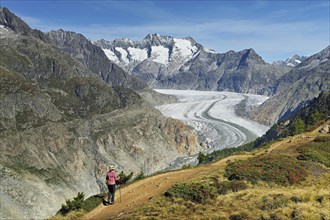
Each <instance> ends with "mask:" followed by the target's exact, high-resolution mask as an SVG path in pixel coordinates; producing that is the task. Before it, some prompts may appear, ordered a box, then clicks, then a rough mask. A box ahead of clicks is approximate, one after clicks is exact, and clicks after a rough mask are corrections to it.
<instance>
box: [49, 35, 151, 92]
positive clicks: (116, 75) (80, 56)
mask: <svg viewBox="0 0 330 220" xmlns="http://www.w3.org/2000/svg"><path fill="white" fill-rule="evenodd" d="M47 36H48V37H49V39H50V40H51V42H52V43H53V44H54V45H55V46H56V47H58V48H60V49H61V50H63V51H65V52H67V53H68V54H70V55H71V56H72V57H73V58H75V59H77V60H79V61H80V62H81V63H82V64H84V65H85V66H86V67H87V68H89V69H90V70H91V71H93V72H94V73H96V74H97V75H99V76H100V77H101V78H102V79H103V80H104V81H105V82H107V83H108V84H110V85H112V86H124V87H127V88H131V89H133V90H141V89H143V88H146V87H147V85H146V84H144V83H143V82H142V81H139V80H137V79H136V78H135V77H132V76H130V75H128V74H127V73H126V72H125V71H123V70H122V69H121V68H120V67H118V66H117V65H116V64H114V63H112V62H111V61H109V60H108V59H107V57H106V56H105V54H104V52H103V51H102V50H101V48H99V47H97V46H95V45H94V44H92V43H91V42H90V41H89V40H88V39H87V38H85V37H84V36H83V35H81V34H77V33H74V32H69V31H63V30H58V31H50V32H49V33H47Z"/></svg>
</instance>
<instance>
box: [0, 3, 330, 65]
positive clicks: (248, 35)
mask: <svg viewBox="0 0 330 220" xmlns="http://www.w3.org/2000/svg"><path fill="white" fill-rule="evenodd" d="M0 1H1V6H2V7H7V8H9V9H10V10H11V11H12V12H14V13H15V14H16V15H18V16H20V17H21V18H22V19H23V20H25V21H26V22H27V23H28V24H29V25H30V26H31V27H32V28H36V29H39V30H42V31H45V32H46V31H49V30H53V29H55V30H57V29H60V28H62V29H64V30H67V31H74V32H78V33H82V34H83V35H85V36H86V37H87V38H89V39H91V40H98V39H101V38H103V39H106V40H113V39H115V38H123V37H127V38H130V39H132V40H141V39H143V38H144V37H145V36H146V35H147V34H149V33H159V34H161V35H169V36H173V37H177V38H183V37H188V36H190V37H192V38H194V39H195V40H196V41H197V42H198V43H200V44H202V45H204V46H205V47H207V48H209V49H213V50H215V51H216V52H219V53H222V52H227V51H228V50H235V51H240V50H243V49H246V48H253V49H255V50H256V52H257V53H258V54H259V55H260V56H262V57H263V58H264V60H266V61H267V62H272V61H275V60H285V59H286V58H288V57H290V56H292V55H294V54H299V55H307V56H309V55H312V54H314V53H317V52H319V51H320V50H322V49H324V48H325V47H327V46H328V45H329V44H330V39H329V38H330V24H329V20H330V15H329V13H330V12H329V11H330V5H329V4H330V3H329V2H330V1H329V0H313V1H308V0H300V1H294V0H283V1H277V0H244V1H239V0H231V1H230V0H226V1H225V0H212V1H202V0H157V1H156V0H154V1H142V0H135V1H133V0H131V1H127V0H0Z"/></svg>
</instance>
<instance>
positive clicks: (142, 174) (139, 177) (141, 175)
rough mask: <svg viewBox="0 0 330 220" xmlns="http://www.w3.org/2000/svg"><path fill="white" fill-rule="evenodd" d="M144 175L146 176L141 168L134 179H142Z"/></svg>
mask: <svg viewBox="0 0 330 220" xmlns="http://www.w3.org/2000/svg"><path fill="white" fill-rule="evenodd" d="M145 177H146V176H145V175H144V172H143V170H141V171H140V173H139V174H138V175H137V176H136V177H135V178H134V181H137V180H142V179H144V178H145Z"/></svg>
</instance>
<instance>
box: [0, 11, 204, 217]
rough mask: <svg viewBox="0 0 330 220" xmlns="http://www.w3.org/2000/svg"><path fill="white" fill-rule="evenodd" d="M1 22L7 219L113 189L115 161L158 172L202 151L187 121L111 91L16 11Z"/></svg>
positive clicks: (0, 146) (0, 145) (0, 170)
mask: <svg viewBox="0 0 330 220" xmlns="http://www.w3.org/2000/svg"><path fill="white" fill-rule="evenodd" d="M0 18H2V20H0V24H1V26H0V38H1V41H0V50H1V53H0V111H1V113H2V114H1V115H0V140H1V142H0V152H1V156H0V175H1V189H0V190H1V198H0V199H1V204H2V205H1V207H0V209H1V210H0V212H1V217H3V218H14V219H20V218H29V219H31V218H37V219H44V218H47V217H49V216H50V215H53V214H54V213H55V212H56V211H57V210H58V209H59V208H60V206H61V204H62V203H64V202H65V199H68V198H72V197H73V196H74V195H76V194H77V192H79V191H83V192H85V194H86V195H87V196H88V195H93V194H97V193H99V192H100V191H104V190H105V185H104V174H105V172H106V171H107V167H108V165H109V164H116V165H117V168H118V170H119V171H120V170H125V171H134V172H135V173H137V172H139V171H140V170H141V169H144V172H145V173H146V174H149V173H153V172H156V171H157V170H161V169H163V168H165V167H167V166H169V164H170V163H171V162H172V161H173V160H175V158H177V157H179V156H184V155H190V154H195V153H198V152H199V151H200V150H201V147H200V146H199V143H198V140H197V138H196V134H195V133H193V132H192V131H191V130H189V129H188V128H187V127H186V126H185V125H184V124H183V123H181V122H179V121H177V120H174V119H170V118H165V117H163V116H162V115H161V113H160V112H159V111H158V110H156V109H154V108H153V107H152V106H151V105H150V104H149V103H147V102H146V101H144V99H142V98H141V96H139V95H138V94H137V93H135V92H134V91H132V90H131V89H129V88H125V87H122V86H117V87H115V86H110V85H109V84H108V83H106V82H105V81H104V80H103V79H102V77H100V76H99V75H97V74H95V72H94V71H92V70H91V69H89V68H88V65H87V64H86V63H83V61H84V59H82V60H81V61H79V59H76V58H73V57H72V54H69V53H68V52H65V51H63V50H60V49H58V48H57V47H55V46H54V45H53V44H51V39H50V38H48V36H47V35H43V36H44V37H45V38H46V39H48V40H49V42H50V43H47V42H48V40H44V39H41V38H40V37H37V36H35V35H34V34H33V33H35V31H32V30H31V29H29V28H27V27H28V26H25V25H24V24H25V23H24V22H23V21H22V20H21V19H19V18H18V17H16V16H15V15H14V14H13V13H11V12H10V11H9V10H8V9H0ZM9 21H17V22H14V23H15V25H14V26H15V27H17V29H15V28H14V29H12V28H11V27H12V26H11V25H8V24H13V22H9ZM21 26H22V27H21ZM23 27H24V28H23ZM21 29H24V30H25V31H22V32H21V31H17V30H21ZM15 30H16V31H15ZM41 33H42V32H41ZM84 46H86V47H88V42H87V43H86V44H85V45H83V47H84ZM77 49H79V48H77ZM84 51H85V50H84ZM78 52H79V51H78ZM80 52H81V51H80ZM101 52H102V51H101ZM86 57H88V56H86ZM78 58H79V57H78Z"/></svg>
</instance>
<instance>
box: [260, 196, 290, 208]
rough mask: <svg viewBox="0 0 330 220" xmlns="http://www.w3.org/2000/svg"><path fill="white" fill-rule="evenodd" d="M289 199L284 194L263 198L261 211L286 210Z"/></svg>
mask: <svg viewBox="0 0 330 220" xmlns="http://www.w3.org/2000/svg"><path fill="white" fill-rule="evenodd" d="M288 202H289V199H288V198H286V197H285V196H284V195H283V194H271V195H267V196H263V197H262V199H261V206H260V209H261V210H274V209H278V208H284V207H286V206H287V205H288Z"/></svg>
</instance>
